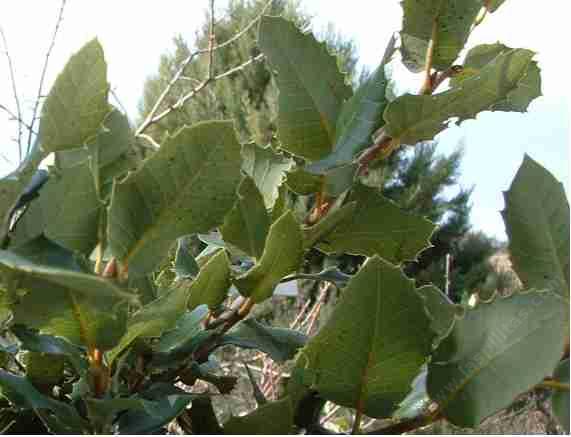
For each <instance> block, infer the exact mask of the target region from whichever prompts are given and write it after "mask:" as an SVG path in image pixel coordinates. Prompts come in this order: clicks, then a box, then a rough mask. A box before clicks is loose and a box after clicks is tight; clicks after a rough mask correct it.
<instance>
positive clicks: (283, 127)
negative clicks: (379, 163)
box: [258, 16, 352, 160]
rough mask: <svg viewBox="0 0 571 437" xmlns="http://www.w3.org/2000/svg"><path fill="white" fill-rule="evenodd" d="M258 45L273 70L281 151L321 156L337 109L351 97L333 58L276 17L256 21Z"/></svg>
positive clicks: (330, 141) (331, 134)
mask: <svg viewBox="0 0 571 437" xmlns="http://www.w3.org/2000/svg"><path fill="white" fill-rule="evenodd" d="M258 45H259V47H260V49H261V51H262V52H263V53H264V55H265V56H266V58H267V60H268V62H269V64H270V67H271V68H272V69H274V70H275V71H276V72H277V75H276V80H277V85H278V88H279V90H280V92H279V97H278V107H279V114H278V122H277V124H278V135H279V138H280V142H281V147H283V148H284V149H285V150H287V151H288V152H290V153H292V154H294V155H297V156H301V157H303V158H306V159H309V160H317V159H321V158H323V157H325V156H326V155H327V154H328V153H329V152H331V150H332V147H333V144H334V142H335V128H336V124H337V118H338V116H339V112H340V110H341V107H342V105H343V103H344V102H345V100H347V99H349V98H350V97H351V94H352V92H351V88H350V87H349V86H348V85H347V84H346V83H345V78H344V76H343V74H341V73H340V72H339V69H338V67H337V62H336V60H335V56H333V55H332V54H330V53H328V51H327V48H326V45H325V43H319V42H317V40H316V39H315V38H314V37H313V35H311V34H308V33H303V32H302V31H301V30H299V29H298V28H296V27H295V25H294V24H293V23H292V22H289V21H287V20H286V19H284V18H281V17H270V16H264V17H262V18H261V20H260V31H259V37H258Z"/></svg>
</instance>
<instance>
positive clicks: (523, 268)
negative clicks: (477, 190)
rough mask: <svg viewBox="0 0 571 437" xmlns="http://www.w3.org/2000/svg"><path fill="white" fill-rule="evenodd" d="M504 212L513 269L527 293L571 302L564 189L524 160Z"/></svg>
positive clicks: (505, 198) (527, 159)
mask: <svg viewBox="0 0 571 437" xmlns="http://www.w3.org/2000/svg"><path fill="white" fill-rule="evenodd" d="M504 200H505V204H506V207H505V209H504V211H502V216H503V218H504V222H505V223H506V231H507V234H508V237H509V241H510V242H509V251H510V257H511V259H512V262H513V268H514V270H515V271H516V273H517V274H518V276H519V278H520V279H521V280H522V282H523V283H524V285H525V286H526V287H530V288H538V289H549V290H552V291H555V292H557V293H559V294H560V295H561V296H564V297H566V298H567V300H569V202H568V201H567V197H566V196H565V189H564V187H563V184H562V183H561V182H559V181H558V180H557V179H555V177H553V175H552V174H551V173H549V172H548V171H547V170H546V169H545V168H543V167H542V166H541V165H540V164H538V163H537V162H536V161H534V160H533V159H532V158H530V157H529V156H527V155H526V156H525V158H524V160H523V163H522V165H521V166H520V168H519V170H518V172H517V174H516V176H515V178H514V180H513V181H512V184H511V186H510V189H509V190H508V191H507V192H505V193H504Z"/></svg>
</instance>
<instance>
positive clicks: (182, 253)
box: [174, 237, 200, 279]
mask: <svg viewBox="0 0 571 437" xmlns="http://www.w3.org/2000/svg"><path fill="white" fill-rule="evenodd" d="M199 271H200V267H199V266H198V263H197V262H196V259H195V258H194V256H192V253H190V247H189V242H188V239H187V238H186V237H181V238H179V239H178V246H177V248H176V254H175V259H174V272H175V274H176V279H188V278H195V277H196V275H198V272H199Z"/></svg>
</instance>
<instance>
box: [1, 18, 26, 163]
mask: <svg viewBox="0 0 571 437" xmlns="http://www.w3.org/2000/svg"><path fill="white" fill-rule="evenodd" d="M0 36H1V37H2V44H3V45H4V54H5V55H6V59H7V61H8V70H9V71H10V82H11V83H12V93H13V95H14V101H15V102H16V113H17V117H15V118H16V119H17V120H18V141H17V142H18V159H19V161H20V162H22V123H21V122H20V120H22V108H21V106H20V98H19V97H18V89H17V87H16V75H15V74H14V65H13V64H12V58H11V57H10V52H9V50H8V42H7V41H6V35H4V30H3V29H2V27H1V26H0ZM13 118H14V117H13Z"/></svg>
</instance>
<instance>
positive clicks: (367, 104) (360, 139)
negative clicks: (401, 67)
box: [305, 37, 396, 174]
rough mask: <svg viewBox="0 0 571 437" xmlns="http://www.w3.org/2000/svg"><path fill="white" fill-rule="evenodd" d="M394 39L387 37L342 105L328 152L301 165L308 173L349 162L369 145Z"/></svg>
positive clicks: (381, 103) (379, 111)
mask: <svg viewBox="0 0 571 437" xmlns="http://www.w3.org/2000/svg"><path fill="white" fill-rule="evenodd" d="M395 42H396V39H395V38H394V37H393V38H391V40H390V43H389V46H388V47H387V50H386V52H385V56H384V57H383V60H382V61H381V63H380V65H379V66H378V67H377V69H376V70H375V71H374V72H373V73H372V74H371V75H370V76H369V78H368V79H367V80H366V81H365V82H363V83H362V84H361V86H360V87H359V89H358V90H357V92H356V93H355V94H354V95H353V97H351V98H350V99H349V100H348V101H347V103H345V104H344V105H343V108H342V110H341V114H340V115H339V120H338V122H337V138H336V140H335V145H334V146H333V151H332V153H331V154H329V155H327V156H326V157H325V158H323V159H321V160H319V161H316V162H313V163H311V164H309V165H308V166H307V167H306V168H305V169H306V170H307V171H308V172H310V173H314V174H326V173H327V171H328V170H331V169H332V168H334V167H339V166H341V165H348V164H351V162H352V161H353V158H354V157H355V155H356V154H357V153H358V152H360V151H362V150H363V149H365V148H366V147H367V146H370V145H371V144H372V135H373V133H374V132H375V131H376V130H377V129H378V128H379V127H381V125H382V124H383V118H382V115H383V111H384V110H385V107H386V105H387V103H388V101H387V98H386V97H385V94H386V88H387V84H388V78H387V76H386V74H385V65H386V64H387V62H389V61H390V59H391V57H392V55H393V53H394V50H395Z"/></svg>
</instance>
